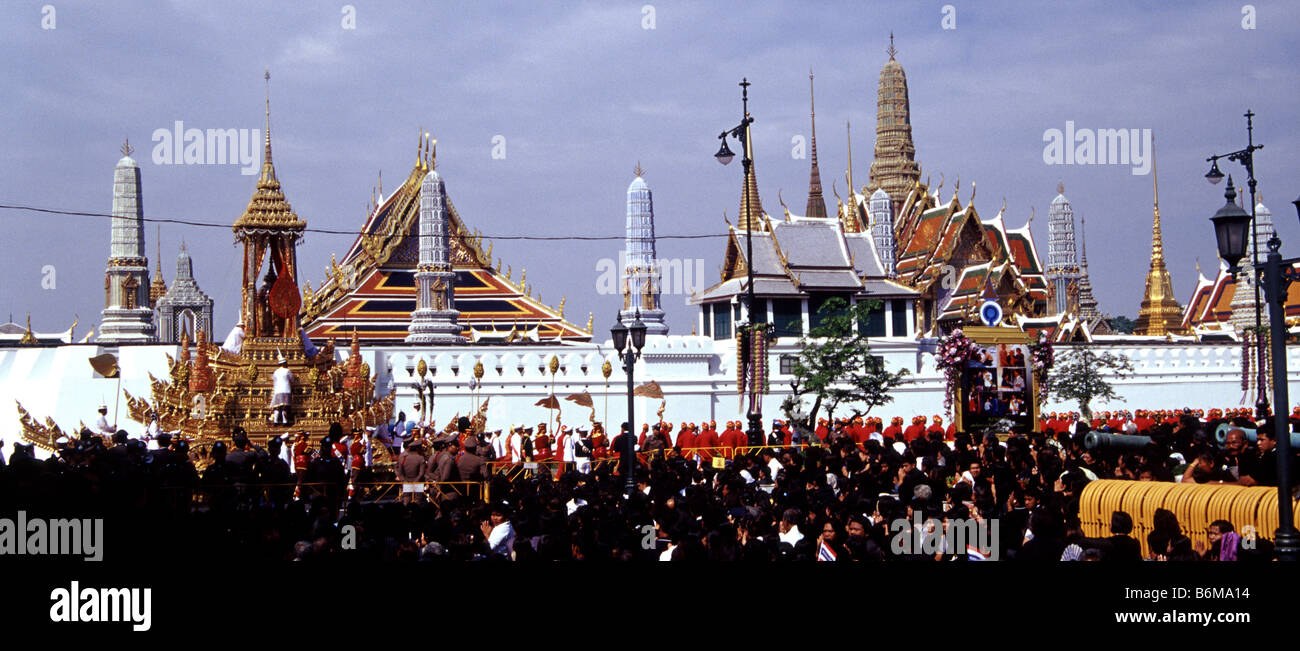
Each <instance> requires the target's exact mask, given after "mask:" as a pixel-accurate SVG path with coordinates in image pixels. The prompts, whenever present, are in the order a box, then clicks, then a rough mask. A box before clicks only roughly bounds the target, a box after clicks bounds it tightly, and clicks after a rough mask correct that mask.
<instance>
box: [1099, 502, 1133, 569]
mask: <svg viewBox="0 0 1300 651" xmlns="http://www.w3.org/2000/svg"><path fill="white" fill-rule="evenodd" d="M1110 533H1111V536H1110V537H1109V538H1107V539H1106V543H1107V545H1108V547H1109V549H1108V550H1107V551H1106V554H1105V559H1106V560H1108V561H1140V560H1142V545H1141V544H1140V543H1139V542H1138V541H1137V540H1134V539H1133V537H1132V536H1130V535H1129V534H1131V533H1133V516H1131V515H1129V514H1127V513H1125V512H1123V511H1115V512H1114V513H1112V514H1111V515H1110Z"/></svg>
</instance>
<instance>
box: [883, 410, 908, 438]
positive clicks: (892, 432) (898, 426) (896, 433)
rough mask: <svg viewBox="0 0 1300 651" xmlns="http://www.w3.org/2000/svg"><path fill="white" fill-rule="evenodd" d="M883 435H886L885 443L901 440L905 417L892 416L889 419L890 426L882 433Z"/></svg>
mask: <svg viewBox="0 0 1300 651" xmlns="http://www.w3.org/2000/svg"><path fill="white" fill-rule="evenodd" d="M881 436H884V437H885V443H893V442H894V441H901V440H902V439H903V417H902V416H894V417H893V418H891V419H890V420H889V427H886V428H885V431H884V432H882V433H881Z"/></svg>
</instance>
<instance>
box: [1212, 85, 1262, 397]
mask: <svg viewBox="0 0 1300 651" xmlns="http://www.w3.org/2000/svg"><path fill="white" fill-rule="evenodd" d="M1244 117H1245V118H1246V148H1245V149H1239V150H1237V151H1234V152H1232V153H1228V154H1215V155H1213V156H1210V157H1209V158H1207V159H1205V160H1207V161H1209V162H1210V171H1209V172H1207V173H1206V174H1205V179H1206V180H1207V181H1209V182H1210V184H1211V185H1218V183H1219V181H1222V180H1223V172H1220V171H1219V159H1220V158H1226V159H1228V160H1230V161H1237V162H1238V163H1241V164H1242V165H1243V166H1245V168H1246V184H1247V185H1248V186H1250V223H1251V224H1254V223H1255V152H1256V151H1257V150H1260V149H1263V148H1264V145H1257V144H1255V122H1254V118H1255V113H1254V112H1253V111H1251V110H1249V109H1247V110H1246V112H1245V114H1244ZM1216 223H1217V222H1216ZM1216 229H1217V226H1216ZM1250 239H1251V244H1252V247H1253V250H1252V251H1251V262H1252V267H1253V266H1257V265H1255V264H1254V263H1258V262H1259V261H1260V256H1259V236H1258V233H1257V232H1256V229H1254V228H1252V229H1251V233H1250ZM1224 259H1225V260H1226V259H1227V258H1224ZM1229 264H1232V263H1229ZM1252 277H1253V279H1254V280H1253V281H1252V284H1253V285H1254V287H1253V289H1254V291H1255V335H1256V336H1259V334H1260V331H1261V330H1262V329H1263V328H1262V327H1261V326H1262V321H1263V317H1262V310H1261V307H1260V299H1259V289H1260V288H1259V274H1258V273H1256V274H1253V275H1252ZM1257 350H1259V352H1260V357H1263V352H1264V351H1263V349H1262V348H1258V347H1257ZM1256 366H1257V367H1258V368H1257V369H1256V372H1257V373H1258V375H1257V377H1256V378H1255V380H1256V382H1255V384H1256V386H1258V387H1259V391H1258V394H1257V395H1256V397H1255V414H1256V417H1257V418H1267V417H1268V395H1267V392H1268V389H1267V388H1266V386H1265V384H1264V365H1263V364H1256ZM1275 390H1276V389H1275Z"/></svg>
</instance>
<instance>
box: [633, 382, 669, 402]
mask: <svg viewBox="0 0 1300 651" xmlns="http://www.w3.org/2000/svg"><path fill="white" fill-rule="evenodd" d="M632 395H634V396H643V397H646V398H657V399H659V400H663V397H664V390H663V389H661V388H659V383H658V382H655V381H654V380H651V381H649V382H646V383H645V384H642V385H641V386H639V387H637V388H636V389H633V391H632Z"/></svg>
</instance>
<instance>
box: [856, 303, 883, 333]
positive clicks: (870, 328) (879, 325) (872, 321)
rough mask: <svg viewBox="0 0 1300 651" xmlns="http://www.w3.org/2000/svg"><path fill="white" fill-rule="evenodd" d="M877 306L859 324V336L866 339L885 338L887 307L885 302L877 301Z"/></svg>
mask: <svg viewBox="0 0 1300 651" xmlns="http://www.w3.org/2000/svg"><path fill="white" fill-rule="evenodd" d="M876 303H877V305H876V306H874V307H872V308H871V311H870V312H868V313H867V318H866V319H865V320H863V321H859V322H858V334H860V335H862V336H864V337H883V336H885V305H886V303H885V302H884V301H876Z"/></svg>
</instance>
